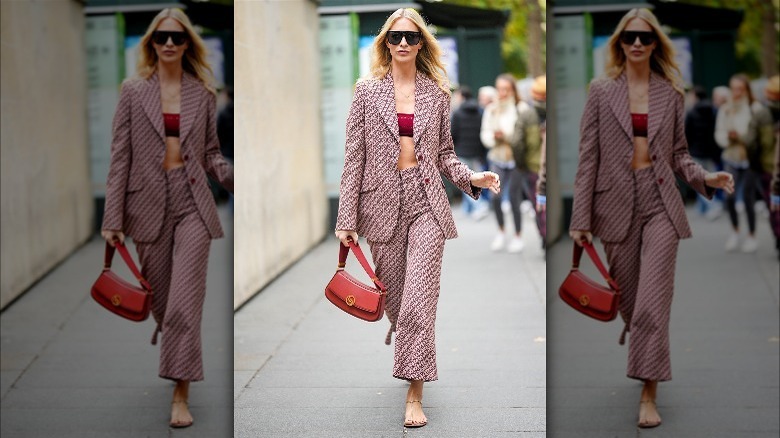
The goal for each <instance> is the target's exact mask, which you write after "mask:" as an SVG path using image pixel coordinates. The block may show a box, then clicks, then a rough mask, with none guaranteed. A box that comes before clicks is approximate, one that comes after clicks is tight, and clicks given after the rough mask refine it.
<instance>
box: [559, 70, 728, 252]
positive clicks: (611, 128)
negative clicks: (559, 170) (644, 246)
mask: <svg viewBox="0 0 780 438" xmlns="http://www.w3.org/2000/svg"><path fill="white" fill-rule="evenodd" d="M648 88H649V90H648V93H649V96H648V100H649V102H648V104H649V108H648V132H647V141H648V148H649V154H650V159H651V160H652V162H653V166H652V169H653V172H654V173H655V177H656V182H657V184H658V188H659V190H660V193H661V198H662V200H663V204H664V206H665V207H666V212H667V214H668V215H669V218H670V219H671V221H672V224H673V225H674V228H675V229H676V230H677V235H678V237H679V238H680V239H684V238H688V237H691V229H690V227H689V225H688V218H687V217H686V215H685V208H684V205H683V201H682V197H681V196H680V192H679V191H678V188H677V184H676V179H675V175H676V176H679V177H680V178H681V179H682V180H683V181H685V182H686V183H688V184H689V185H690V186H691V187H692V188H693V189H694V190H696V191H697V192H699V193H701V194H703V195H704V196H707V197H708V198H711V197H712V194H713V193H714V189H711V188H709V187H706V186H705V184H704V176H705V175H706V172H705V171H704V169H702V167H701V166H699V165H697V164H696V163H695V162H694V161H693V160H692V159H691V157H690V155H689V154H688V143H687V142H686V140H685V129H684V126H683V125H684V123H683V117H684V109H683V96H682V95H681V94H680V93H678V92H677V91H676V90H675V89H674V88H672V85H671V83H669V82H668V81H666V80H665V79H663V78H662V77H661V76H659V75H657V74H656V73H651V75H650V84H649V87H648ZM633 154H634V142H633V128H632V126H631V112H630V110H629V100H628V81H627V79H626V74H625V72H624V73H623V74H621V75H620V76H619V77H618V78H616V79H612V78H599V79H595V80H593V81H592V82H591V86H590V93H589V95H588V100H587V102H586V103H585V110H584V112H583V115H582V121H581V122H580V157H579V165H578V167H577V176H576V178H575V182H574V207H573V212H572V218H571V225H570V227H569V229H571V230H587V231H591V232H592V233H593V235H594V236H598V237H600V238H601V239H602V240H603V241H606V242H620V241H622V240H623V239H625V238H626V235H627V233H628V227H629V224H630V223H631V220H632V218H633V215H634V210H635V205H634V193H633V175H632V172H633V171H632V169H631V158H632V157H633Z"/></svg>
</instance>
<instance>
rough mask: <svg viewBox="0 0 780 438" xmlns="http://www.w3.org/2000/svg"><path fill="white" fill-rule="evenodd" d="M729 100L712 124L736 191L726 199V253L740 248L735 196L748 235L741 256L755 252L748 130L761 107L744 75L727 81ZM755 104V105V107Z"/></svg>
mask: <svg viewBox="0 0 780 438" xmlns="http://www.w3.org/2000/svg"><path fill="white" fill-rule="evenodd" d="M729 89H730V90H731V97H730V99H729V100H728V101H727V102H726V103H725V104H723V106H722V107H721V108H720V109H719V110H718V116H717V118H716V121H715V141H716V142H717V143H718V145H720V147H721V148H722V149H723V151H722V155H721V159H722V160H723V166H724V168H725V170H726V171H727V172H728V173H730V174H732V175H734V179H735V181H736V188H737V189H736V191H735V193H733V194H731V195H730V196H727V197H726V207H727V208H728V212H729V219H730V220H731V227H732V233H731V234H730V235H729V237H728V239H727V240H726V251H734V250H736V249H737V247H739V241H740V235H739V216H738V213H737V205H736V204H737V194H738V193H740V194H741V195H742V200H743V203H744V206H745V213H747V222H748V235H747V236H746V237H745V240H744V241H743V242H742V247H741V250H742V251H743V252H755V251H756V250H757V249H758V241H757V240H756V237H755V233H756V206H755V203H756V190H757V187H758V185H757V181H756V175H755V173H754V171H753V170H751V164H750V151H751V150H752V149H753V148H754V146H755V141H756V135H755V132H756V131H755V130H754V129H750V127H751V123H754V122H753V117H754V111H756V110H758V107H759V106H760V105H761V104H760V103H758V102H756V100H755V99H754V98H753V93H752V91H751V90H750V81H749V80H748V78H747V76H745V75H744V74H736V75H734V76H732V77H731V80H730V81H729ZM754 104H755V105H754Z"/></svg>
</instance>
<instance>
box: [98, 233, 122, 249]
mask: <svg viewBox="0 0 780 438" xmlns="http://www.w3.org/2000/svg"><path fill="white" fill-rule="evenodd" d="M100 235H101V236H103V238H104V239H106V242H108V244H109V245H111V246H114V242H115V241H117V240H118V241H120V242H122V244H124V243H125V233H123V232H121V231H117V230H102V231H101V232H100Z"/></svg>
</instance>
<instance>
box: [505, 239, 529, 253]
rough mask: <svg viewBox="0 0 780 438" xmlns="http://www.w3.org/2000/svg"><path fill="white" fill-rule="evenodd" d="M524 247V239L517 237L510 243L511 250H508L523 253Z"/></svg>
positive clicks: (508, 249)
mask: <svg viewBox="0 0 780 438" xmlns="http://www.w3.org/2000/svg"><path fill="white" fill-rule="evenodd" d="M524 247H525V244H524V243H523V239H521V238H519V237H515V238H513V239H512V241H511V242H509V248H507V251H509V252H512V253H517V252H520V251H522V250H523V248H524Z"/></svg>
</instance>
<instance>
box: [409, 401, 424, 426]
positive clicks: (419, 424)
mask: <svg viewBox="0 0 780 438" xmlns="http://www.w3.org/2000/svg"><path fill="white" fill-rule="evenodd" d="M412 403H419V404H420V409H422V402H421V401H420V400H411V401H408V402H406V404H412ZM426 424H428V422H427V421H423V422H422V423H416V422H414V421H412V420H406V421H404V427H423V426H425V425H426Z"/></svg>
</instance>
